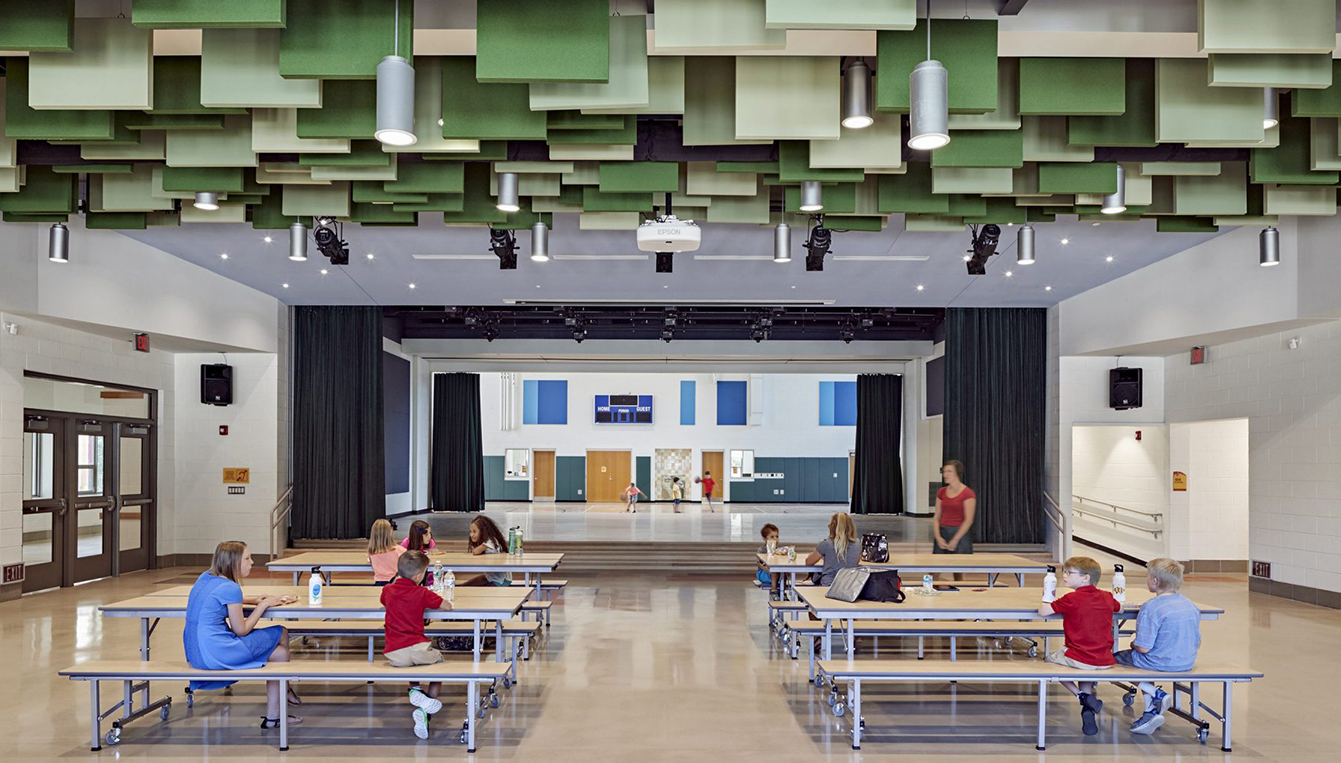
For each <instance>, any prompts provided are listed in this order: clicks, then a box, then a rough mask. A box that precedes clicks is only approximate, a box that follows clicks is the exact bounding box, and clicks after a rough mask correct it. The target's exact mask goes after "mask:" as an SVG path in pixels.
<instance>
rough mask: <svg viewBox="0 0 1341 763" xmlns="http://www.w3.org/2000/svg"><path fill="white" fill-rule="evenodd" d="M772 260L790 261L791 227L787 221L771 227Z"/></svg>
mask: <svg viewBox="0 0 1341 763" xmlns="http://www.w3.org/2000/svg"><path fill="white" fill-rule="evenodd" d="M773 261H774V262H791V261H792V229H791V228H790V227H788V226H787V223H778V227H776V228H774V229H773Z"/></svg>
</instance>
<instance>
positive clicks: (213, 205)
mask: <svg viewBox="0 0 1341 763" xmlns="http://www.w3.org/2000/svg"><path fill="white" fill-rule="evenodd" d="M193 206H194V207H195V208H196V209H203V210H205V211H206V212H213V211H214V210H216V209H218V208H219V194H217V193H215V192H213V191H196V200H195V202H193Z"/></svg>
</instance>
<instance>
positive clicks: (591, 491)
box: [587, 450, 633, 503]
mask: <svg viewBox="0 0 1341 763" xmlns="http://www.w3.org/2000/svg"><path fill="white" fill-rule="evenodd" d="M632 460H633V454H632V451H628V450H589V451H587V500H588V501H591V502H607V503H613V502H617V501H620V500H623V499H622V498H620V493H621V492H623V490H624V488H626V487H628V486H629V483H630V482H632V481H633V480H632V478H631V477H630V476H629V474H630V472H631V471H632V465H631V462H632Z"/></svg>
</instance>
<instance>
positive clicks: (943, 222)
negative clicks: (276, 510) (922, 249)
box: [903, 214, 964, 233]
mask: <svg viewBox="0 0 1341 763" xmlns="http://www.w3.org/2000/svg"><path fill="white" fill-rule="evenodd" d="M903 229H904V230H906V231H910V232H913V233H962V232H963V231H964V218H962V217H950V216H948V215H911V214H910V215H907V216H905V217H904V218H903Z"/></svg>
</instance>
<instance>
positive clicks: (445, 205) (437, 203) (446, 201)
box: [391, 193, 502, 214]
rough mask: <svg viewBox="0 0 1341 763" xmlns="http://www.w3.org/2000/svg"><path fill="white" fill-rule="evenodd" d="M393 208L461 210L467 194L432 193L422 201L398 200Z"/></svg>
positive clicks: (433, 210)
mask: <svg viewBox="0 0 1341 763" xmlns="http://www.w3.org/2000/svg"><path fill="white" fill-rule="evenodd" d="M391 208H392V209H394V210H395V211H397V212H461V211H463V210H464V209H465V208H466V195H465V194H463V193H430V194H429V195H428V197H427V198H426V199H424V201H422V202H409V201H398V202H395V203H394V204H392V207H391ZM500 214H502V213H500Z"/></svg>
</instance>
